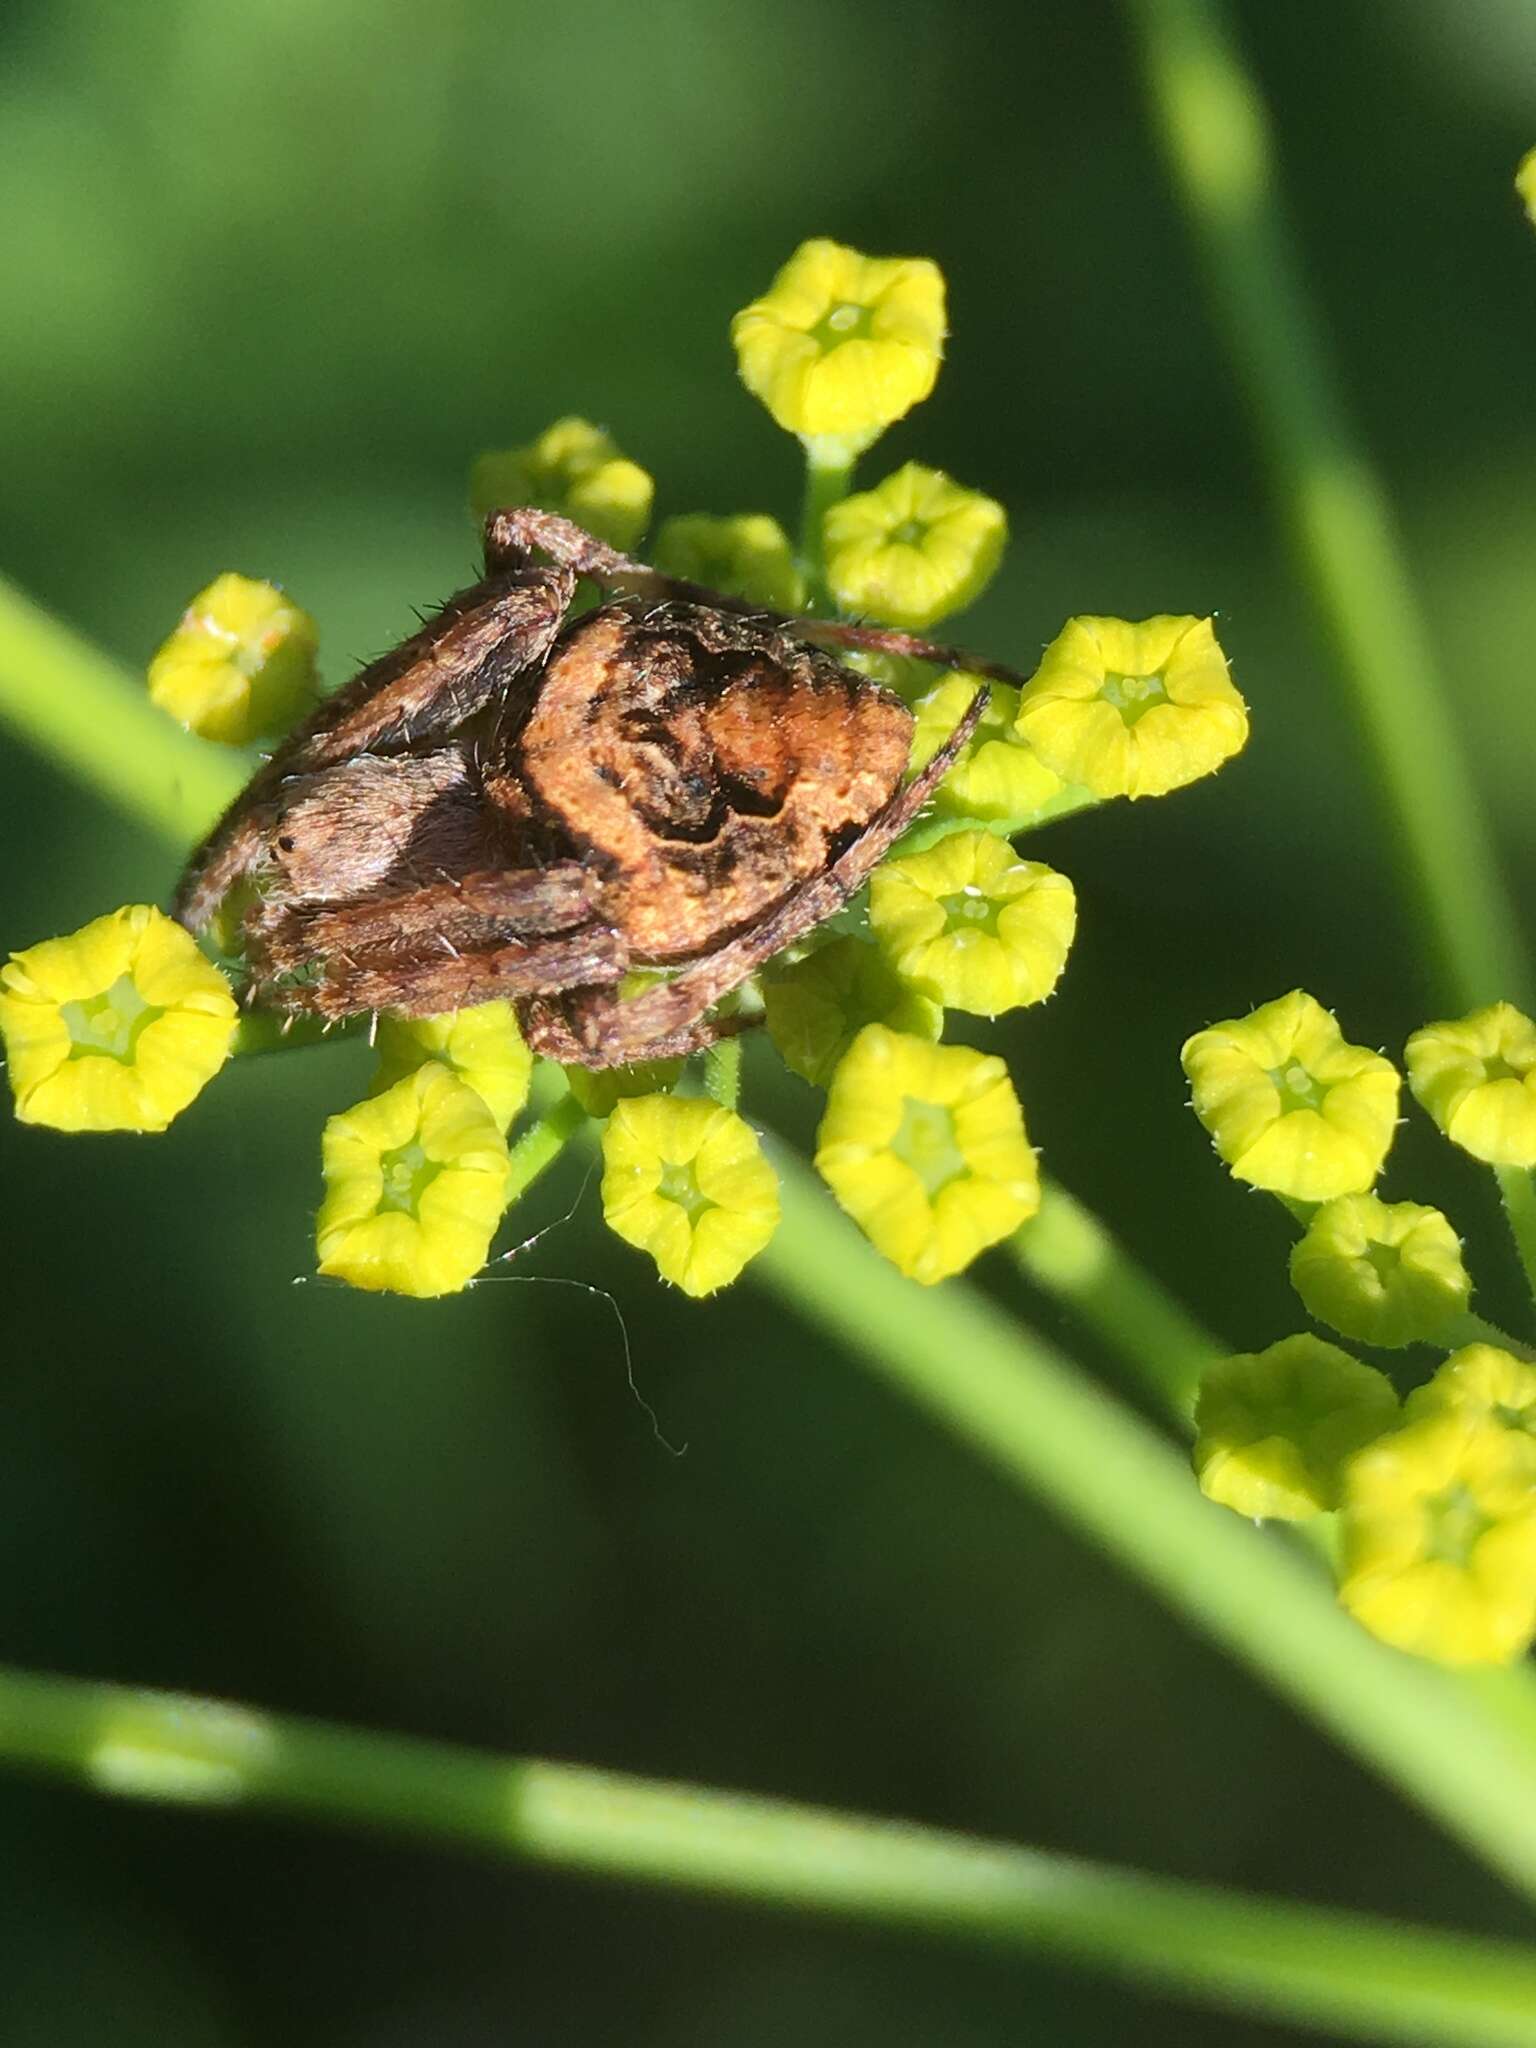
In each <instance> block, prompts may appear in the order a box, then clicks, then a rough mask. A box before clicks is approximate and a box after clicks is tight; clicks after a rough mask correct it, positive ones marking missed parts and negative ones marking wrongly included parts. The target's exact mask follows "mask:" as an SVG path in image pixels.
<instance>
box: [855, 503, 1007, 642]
mask: <svg viewBox="0 0 1536 2048" xmlns="http://www.w3.org/2000/svg"><path fill="white" fill-rule="evenodd" d="M1007 538H1008V520H1007V517H1006V515H1005V514H1004V511H1003V508H1002V506H1001V505H999V504H998V503H997V502H996V501H995V500H994V499H992V498H984V497H983V496H982V494H981V493H980V491H967V490H963V489H962V488H961V486H960V485H959V484H957V483H955V482H953V481H952V480H951V479H950V478H949V477H947V476H945V474H944V472H943V471H942V470H938V469H924V467H923V466H922V464H921V463H918V462H908V463H905V464H904V465H903V466H902V467H901V468H900V469H898V470H897V471H896V472H895V473H894V474H893V475H891V476H888V477H887V478H886V479H885V482H884V483H882V484H877V485H876V486H875V488H874V489H873V490H872V491H860V492H858V493H857V494H856V495H855V496H853V497H851V498H844V499H843V500H842V502H841V504H837V505H834V506H832V507H831V509H830V510H829V511H828V513H827V515H826V518H825V519H824V521H823V523H822V539H823V543H824V546H825V549H826V565H827V583H828V585H829V587H830V589H831V591H832V595H833V596H834V597H835V598H836V599H837V601H838V603H839V604H840V605H841V606H842V608H843V610H844V611H847V612H857V613H860V614H863V615H864V616H866V617H868V618H872V619H878V620H880V621H881V622H882V624H884V625H888V626H902V627H905V628H906V629H907V630H908V631H910V632H915V633H922V632H926V631H927V630H928V628H929V627H930V626H933V625H936V624H937V623H938V621H939V620H940V619H943V618H947V617H948V616H949V615H950V613H951V612H958V611H963V610H964V609H965V607H966V606H967V605H968V604H971V603H973V602H974V601H975V599H976V598H978V597H979V596H980V595H981V593H982V591H983V590H985V588H986V587H987V585H988V584H989V583H990V582H991V581H992V578H993V576H994V574H995V573H996V570H997V565H998V563H999V562H1000V561H1001V560H1002V554H1003V543H1004V542H1005V541H1006V540H1007Z"/></svg>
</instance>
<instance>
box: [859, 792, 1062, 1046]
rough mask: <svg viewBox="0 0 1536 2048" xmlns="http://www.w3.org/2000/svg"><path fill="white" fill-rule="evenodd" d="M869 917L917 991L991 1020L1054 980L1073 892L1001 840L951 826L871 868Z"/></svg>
mask: <svg viewBox="0 0 1536 2048" xmlns="http://www.w3.org/2000/svg"><path fill="white" fill-rule="evenodd" d="M869 923H870V929H871V930H872V931H873V932H874V934H875V937H876V939H877V940H878V941H879V943H880V945H881V947H882V949H883V950H884V951H885V952H886V953H887V954H888V955H889V957H890V960H891V964H892V966H894V968H895V969H896V972H897V973H898V974H899V975H900V976H901V977H902V979H903V980H904V981H909V982H910V983H911V984H912V986H913V987H914V988H915V989H917V990H918V991H919V992H920V993H921V994H923V995H925V996H927V997H929V998H930V1000H931V1001H933V1002H936V1003H944V1004H946V1005H948V1006H949V1007H950V1008H951V1009H956V1010H968V1011H970V1012H971V1013H972V1014H973V1015H975V1016H978V1017H996V1016H998V1015H999V1014H1000V1013H1001V1012H1002V1011H1004V1010H1012V1009H1015V1008H1017V1007H1018V1006H1019V1005H1020V1004H1022V1003H1038V1002H1040V1001H1041V1000H1042V998H1044V997H1045V996H1048V995H1049V994H1050V992H1051V990H1052V989H1053V988H1054V987H1055V986H1056V983H1057V981H1058V980H1059V978H1060V976H1061V970H1062V968H1063V967H1064V966H1065V965H1066V960H1067V951H1068V948H1069V947H1070V946H1071V944H1072V936H1073V933H1074V931H1075V930H1076V928H1077V899H1076V897H1075V895H1074V894H1073V890H1072V884H1071V883H1070V882H1069V881H1068V880H1067V878H1066V876H1065V875H1059V874H1057V873H1056V871H1055V869H1054V868H1048V867H1046V866H1044V865H1043V864H1042V863H1041V862H1040V861H1037V860H1021V859H1020V858H1019V856H1018V855H1017V854H1016V853H1015V852H1014V850H1013V848H1012V847H1011V846H1010V845H1009V844H1008V841H1007V840H1006V839H999V838H998V837H997V836H996V835H995V834H994V833H991V832H952V833H951V834H950V835H949V837H948V838H947V839H941V840H940V841H939V843H938V845H937V846H932V847H930V848H929V849H928V850H927V852H926V853H911V854H907V855H905V856H903V857H900V858H898V859H896V860H889V861H887V862H886V863H885V864H884V865H883V866H882V867H879V868H877V869H876V870H875V873H874V876H873V878H872V880H871V882H870V890H869Z"/></svg>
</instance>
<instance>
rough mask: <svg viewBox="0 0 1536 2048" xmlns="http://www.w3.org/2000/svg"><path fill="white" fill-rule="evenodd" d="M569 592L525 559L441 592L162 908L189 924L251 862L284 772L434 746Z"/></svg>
mask: <svg viewBox="0 0 1536 2048" xmlns="http://www.w3.org/2000/svg"><path fill="white" fill-rule="evenodd" d="M575 587H576V577H575V573H574V571H573V570H571V569H569V568H566V567H564V566H563V565H562V564H559V563H556V564H554V565H552V566H549V567H541V566H537V565H535V564H533V563H531V562H529V561H528V560H527V559H526V557H525V558H524V559H523V560H522V561H521V562H520V564H519V565H518V566H516V567H515V568H510V569H508V570H506V571H505V572H503V573H501V574H498V575H496V576H492V577H488V578H487V579H486V580H485V582H483V583H477V584H475V585H473V586H472V587H471V588H470V589H468V590H462V591H460V592H459V593H458V595H457V596H456V597H451V598H450V599H449V600H448V602H447V604H446V605H444V607H443V609H442V611H441V612H439V613H438V615H437V617H436V618H434V619H432V620H430V621H429V622H428V623H427V624H426V625H425V626H423V627H422V629H421V631H420V632H419V633H413V634H412V635H411V637H410V639H409V640H406V641H405V642H403V643H402V645H401V646H399V647H397V648H395V649H393V651H392V652H390V653H389V654H386V655H384V656H382V657H381V658H380V659H379V660H378V661H374V662H370V663H369V665H368V666H367V667H366V668H365V669H363V670H362V671H361V673H360V674H358V675H356V676H354V678H353V679H352V681H351V682H350V683H347V684H346V685H344V687H343V688H341V689H340V690H338V691H337V692H336V693H335V695H334V696H332V697H328V698H327V699H326V701H325V702H324V703H323V704H321V705H319V706H317V707H316V709H315V710H314V711H313V712H311V714H310V716H309V717H308V718H307V719H305V720H304V721H303V723H302V724H300V725H299V726H297V727H296V728H295V729H294V731H293V732H292V733H290V734H289V736H288V737H287V739H286V740H284V742H283V744H282V745H281V746H280V747H279V748H278V750H277V752H276V753H275V754H274V755H273V756H272V758H271V760H270V761H268V762H267V763H266V765H265V767H263V768H261V769H259V770H258V771H257V773H256V775H255V776H254V777H253V778H252V780H251V781H250V782H249V783H248V784H247V786H246V788H245V790H244V791H243V792H242V794H241V795H240V796H238V797H237V798H236V799H235V802H234V803H233V804H232V805H231V806H230V808H229V810H228V811H226V812H225V814H224V816H223V817H222V818H221V819H220V821H219V823H218V824H217V825H216V826H215V827H214V829H213V831H212V833H211V834H210V835H209V837H208V838H207V839H206V840H205V841H204V843H203V845H202V846H201V847H200V848H199V849H198V851H197V852H196V853H195V854H194V855H193V856H192V859H191V861H190V863H189V864H188V867H187V871H186V873H185V874H184V875H183V876H182V879H181V884H180V887H179V888H178V889H177V892H176V900H175V903H174V905H173V906H172V908H173V914H174V915H175V916H176V917H177V918H178V919H179V920H180V922H181V923H182V924H184V925H185V926H186V927H187V929H188V930H189V931H199V930H201V928H202V927H203V926H204V925H205V924H206V923H207V922H208V920H209V918H210V917H212V915H213V913H214V911H215V910H216V909H217V908H218V906H219V903H220V901H221V899H222V898H223V897H224V895H225V894H226V892H227V891H228V890H229V889H230V888H231V887H232V886H233V885H234V883H235V882H237V881H238V880H239V878H240V877H241V875H243V874H246V873H248V872H249V870H250V869H251V868H252V867H253V866H254V865H255V863H256V861H257V860H258V859H259V858H260V857H261V850H262V847H263V844H264V841H265V838H266V834H267V831H268V830H269V828H270V824H271V803H272V799H273V798H274V797H275V795H276V793H277V791H278V790H279V789H280V787H281V785H282V784H283V783H284V782H286V781H287V780H288V778H289V777H290V776H293V775H308V774H313V773H314V772H316V771H317V770H319V769H324V768H329V767H334V766H336V765H337V764H338V763H340V762H343V761H350V760H352V759H354V758H355V757H356V756H358V755H359V754H368V753H380V754H386V753H392V752H399V751H401V750H403V749H405V748H407V747H410V746H413V745H420V744H421V743H423V742H431V741H442V740H446V739H449V738H451V737H452V736H453V734H454V733H456V732H457V731H458V730H459V728H460V727H461V726H463V725H464V723H465V722H466V720H468V719H470V718H473V717H474V715H475V714H476V712H478V711H480V710H482V709H483V708H484V706H485V705H486V704H488V703H489V702H491V701H492V700H493V699H494V698H496V697H497V696H499V695H504V694H505V692H506V690H507V688H508V687H509V685H510V684H511V683H513V682H514V681H515V680H516V678H517V677H518V676H519V675H520V674H522V673H523V672H524V671H525V670H527V669H529V668H531V667H534V666H536V665H537V664H538V663H539V662H541V661H542V660H543V659H544V657H545V655H546V654H548V652H549V650H550V648H551V646H552V645H553V644H554V639H555V636H556V634H557V633H558V632H559V630H560V626H561V622H562V620H563V619H564V617H565V612H566V607H567V606H568V605H569V604H570V601H571V596H572V593H573V592H574V590H575Z"/></svg>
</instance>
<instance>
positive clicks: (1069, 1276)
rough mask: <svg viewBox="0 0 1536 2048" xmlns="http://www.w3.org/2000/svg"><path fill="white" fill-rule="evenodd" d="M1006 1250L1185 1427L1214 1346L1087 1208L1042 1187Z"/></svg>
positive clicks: (1218, 1351)
mask: <svg viewBox="0 0 1536 2048" xmlns="http://www.w3.org/2000/svg"><path fill="white" fill-rule="evenodd" d="M1008 1250H1009V1251H1010V1253H1011V1254H1012V1255H1013V1259H1014V1262H1015V1263H1016V1264H1017V1265H1018V1267H1019V1268H1020V1270H1021V1271H1022V1272H1023V1273H1024V1274H1025V1275H1026V1277H1027V1278H1028V1279H1030V1280H1032V1281H1033V1282H1034V1284H1035V1285H1036V1286H1037V1287H1039V1288H1042V1289H1043V1290H1044V1291H1045V1292H1046V1293H1047V1294H1050V1295H1052V1296H1054V1297H1055V1299H1056V1300H1058V1301H1061V1302H1064V1303H1065V1304H1066V1305H1067V1307H1069V1308H1070V1309H1071V1310H1072V1311H1073V1313H1074V1314H1075V1315H1076V1316H1078V1317H1079V1319H1080V1320H1081V1321H1082V1322H1083V1323H1085V1324H1086V1325H1087V1327H1088V1328H1089V1329H1091V1330H1093V1331H1095V1332H1096V1333H1097V1334H1098V1335H1099V1336H1100V1337H1101V1338H1102V1339H1103V1340H1104V1341H1105V1343H1107V1344H1108V1345H1109V1346H1110V1347H1111V1349H1112V1350H1114V1351H1115V1352H1116V1353H1117V1354H1118V1355H1119V1356H1120V1357H1121V1358H1123V1359H1125V1360H1126V1361H1127V1362H1128V1363H1129V1364H1130V1365H1131V1366H1132V1367H1134V1368H1135V1370H1136V1371H1137V1373H1138V1374H1139V1375H1140V1377H1141V1378H1142V1380H1143V1381H1144V1382H1145V1383H1146V1385H1147V1386H1148V1387H1149V1388H1150V1390H1151V1391H1152V1392H1153V1393H1154V1394H1155V1395H1156V1396H1157V1398H1158V1400H1159V1401H1160V1402H1161V1403H1163V1404H1164V1405H1165V1406H1166V1407H1167V1408H1169V1409H1170V1410H1171V1412H1172V1413H1173V1414H1175V1415H1176V1416H1178V1417H1179V1419H1180V1420H1182V1421H1185V1422H1187V1421H1188V1419H1189V1417H1190V1415H1191V1414H1192V1412H1193V1410H1194V1405H1195V1395H1196V1394H1197V1393H1198V1392H1199V1388H1200V1377H1201V1374H1202V1373H1203V1372H1204V1371H1205V1369H1206V1367H1207V1366H1208V1365H1210V1364H1211V1362H1212V1361H1213V1360H1214V1359H1217V1358H1220V1357H1221V1356H1222V1346H1221V1345H1220V1344H1218V1343H1217V1341H1216V1339H1215V1338H1214V1337H1213V1336H1212V1335H1211V1334H1210V1332H1209V1331H1208V1330H1204V1329H1202V1328H1201V1326H1200V1325H1199V1323H1197V1322H1196V1321H1195V1319H1194V1317H1193V1316H1192V1315H1190V1313H1189V1311H1188V1310H1187V1309H1186V1308H1185V1307H1184V1305H1183V1303H1182V1302H1180V1301H1179V1300H1177V1299H1176V1298H1175V1296H1173V1295H1172V1294H1170V1293H1169V1292H1168V1290H1167V1288H1166V1287H1164V1286H1163V1284H1162V1282H1161V1281H1160V1280H1157V1279H1155V1278H1154V1277H1153V1276H1152V1274H1150V1273H1149V1272H1147V1270H1146V1269H1145V1267H1143V1266H1140V1265H1138V1264H1137V1262H1136V1261H1135V1260H1134V1259H1133V1258H1131V1257H1130V1255H1129V1254H1128V1253H1127V1252H1126V1251H1125V1249H1124V1247H1123V1246H1122V1245H1120V1244H1119V1243H1118V1242H1117V1241H1116V1239H1115V1238H1114V1237H1113V1236H1112V1235H1111V1234H1110V1232H1109V1231H1108V1230H1107V1229H1106V1228H1105V1227H1104V1225H1103V1224H1102V1223H1101V1222H1100V1221H1099V1219H1098V1217H1097V1216H1095V1215H1094V1213H1093V1211H1092V1210H1091V1209H1086V1208H1084V1206H1083V1204H1082V1203H1081V1202H1079V1201H1078V1200H1077V1199H1076V1197H1075V1196H1073V1195H1069V1194H1068V1193H1067V1190H1066V1189H1065V1188H1064V1187H1062V1186H1061V1185H1060V1184H1059V1183H1058V1182H1055V1181H1049V1180H1048V1181H1047V1182H1046V1183H1045V1185H1044V1188H1043V1191H1042V1195H1041V1202H1040V1209H1039V1213H1038V1214H1037V1215H1036V1216H1035V1217H1034V1218H1033V1220H1032V1221H1030V1222H1029V1223H1026V1224H1025V1226H1024V1228H1023V1229H1022V1230H1020V1231H1018V1232H1017V1233H1016V1234H1015V1235H1014V1236H1013V1237H1012V1238H1011V1239H1010V1240H1009V1244H1008Z"/></svg>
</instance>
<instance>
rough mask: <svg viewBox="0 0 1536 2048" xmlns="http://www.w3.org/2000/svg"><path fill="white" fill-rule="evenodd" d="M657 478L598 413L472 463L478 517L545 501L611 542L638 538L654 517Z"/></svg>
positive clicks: (547, 507) (624, 543) (628, 543)
mask: <svg viewBox="0 0 1536 2048" xmlns="http://www.w3.org/2000/svg"><path fill="white" fill-rule="evenodd" d="M655 489H656V486H655V484H654V483H653V482H652V481H651V478H650V477H649V476H648V475H647V474H646V472H645V471H644V470H643V469H642V468H641V467H640V465H639V464H638V463H637V462H630V461H629V460H628V459H627V458H626V457H625V456H623V455H621V454H620V453H619V449H618V444H617V443H616V442H615V441H614V439H613V437H612V436H611V435H610V434H605V433H604V432H603V430H602V428H601V427H594V426H593V425H592V423H591V421H590V420H583V419H575V418H570V419H563V420H556V421H555V423H554V425H553V426H552V427H546V428H545V429H544V432H543V433H542V434H540V436H539V438H538V439H537V440H536V441H530V442H529V444H528V446H527V447H526V448H503V449H497V450H493V451H492V452H491V453H489V454H486V455H482V456H481V457H480V459H479V460H478V461H477V462H476V464H475V466H474V468H473V469H472V470H471V471H470V477H469V502H470V506H471V509H472V510H473V512H474V515H475V517H476V519H482V520H483V519H485V518H487V517H489V515H490V514H491V513H492V512H497V511H500V510H501V509H502V508H503V507H504V506H511V505H537V506H539V507H541V508H542V510H544V511H546V512H559V513H562V514H563V515H564V516H565V518H567V519H574V520H575V522H576V524H577V525H578V526H584V527H585V528H586V529H587V531H588V533H594V534H596V535H597V537H598V539H599V540H605V541H607V543H608V545H609V546H610V547H614V548H620V549H629V548H632V547H634V546H635V544H636V542H637V541H638V540H639V538H640V536H641V534H643V533H644V532H645V529H646V527H647V526H649V524H650V521H651V500H652V498H653V496H654V495H655Z"/></svg>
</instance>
